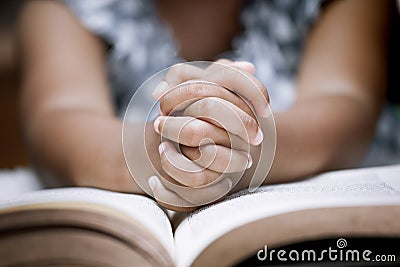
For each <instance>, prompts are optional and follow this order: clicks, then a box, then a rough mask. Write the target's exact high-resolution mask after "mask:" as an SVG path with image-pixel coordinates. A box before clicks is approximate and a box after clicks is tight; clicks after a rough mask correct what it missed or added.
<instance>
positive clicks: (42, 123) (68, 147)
mask: <svg viewBox="0 0 400 267" xmlns="http://www.w3.org/2000/svg"><path fill="white" fill-rule="evenodd" d="M25 133H26V140H27V144H28V148H29V150H30V154H31V158H32V161H33V163H34V165H35V166H36V167H37V169H38V171H39V172H40V174H41V175H44V176H46V177H47V178H49V179H57V180H63V181H64V182H66V183H67V184H72V185H78V186H91V187H98V188H105V189H110V190H115V191H125V192H135V193H143V192H142V190H141V189H140V188H139V187H138V186H137V184H136V183H135V182H134V180H133V179H132V178H131V176H130V173H129V171H128V169H127V167H126V164H125V161H124V156H123V151H122V144H121V134H122V121H121V120H120V119H119V118H116V117H113V116H104V115H103V114H102V115H99V114H96V113H94V112H90V111H84V110H79V109H77V110H58V111H57V110H55V111H52V112H46V113H43V114H41V115H38V116H35V117H31V118H30V120H29V121H26V123H25Z"/></svg>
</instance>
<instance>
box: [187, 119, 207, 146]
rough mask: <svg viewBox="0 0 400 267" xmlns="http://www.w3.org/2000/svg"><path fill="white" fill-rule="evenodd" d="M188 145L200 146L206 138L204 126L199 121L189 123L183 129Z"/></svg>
mask: <svg viewBox="0 0 400 267" xmlns="http://www.w3.org/2000/svg"><path fill="white" fill-rule="evenodd" d="M182 134H183V135H184V137H186V138H185V140H187V145H188V146H192V147H194V146H198V145H199V144H200V142H201V140H203V139H204V127H203V126H202V125H201V124H200V123H198V122H190V123H188V124H187V125H186V126H185V127H184V128H183V130H182Z"/></svg>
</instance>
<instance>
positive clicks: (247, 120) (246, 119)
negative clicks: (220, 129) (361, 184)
mask: <svg viewBox="0 0 400 267" xmlns="http://www.w3.org/2000/svg"><path fill="white" fill-rule="evenodd" d="M242 122H243V126H244V127H245V129H246V132H249V131H255V130H256V129H257V123H256V122H255V121H254V119H253V118H252V117H250V116H248V115H246V116H243V118H242Z"/></svg>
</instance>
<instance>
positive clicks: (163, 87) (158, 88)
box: [152, 81, 169, 99]
mask: <svg viewBox="0 0 400 267" xmlns="http://www.w3.org/2000/svg"><path fill="white" fill-rule="evenodd" d="M168 86H169V84H168V83H167V82H166V81H161V82H160V83H159V84H158V85H157V86H156V87H155V88H154V91H153V94H152V95H153V97H154V98H156V99H158V98H159V97H160V96H161V95H162V94H163V93H164V91H165V90H166V89H167V88H168Z"/></svg>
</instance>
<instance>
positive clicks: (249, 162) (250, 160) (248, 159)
mask: <svg viewBox="0 0 400 267" xmlns="http://www.w3.org/2000/svg"><path fill="white" fill-rule="evenodd" d="M252 165H253V159H252V158H251V155H250V154H248V155H247V169H250V168H251V166H252Z"/></svg>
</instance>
